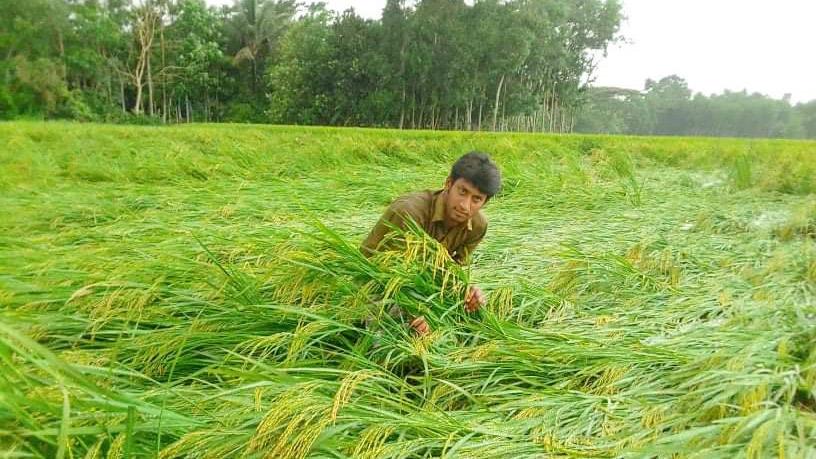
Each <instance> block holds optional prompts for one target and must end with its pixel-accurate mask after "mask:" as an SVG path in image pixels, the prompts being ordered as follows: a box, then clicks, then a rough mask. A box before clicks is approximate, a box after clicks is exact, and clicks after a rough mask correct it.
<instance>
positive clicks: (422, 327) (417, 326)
mask: <svg viewBox="0 0 816 459" xmlns="http://www.w3.org/2000/svg"><path fill="white" fill-rule="evenodd" d="M410 326H411V328H413V329H414V331H415V332H416V333H417V335H419V336H425V335H427V334H428V333H430V332H431V327H429V326H428V323H427V322H425V317H423V316H419V317H417V318H416V319H414V320H412V321H411V324H410Z"/></svg>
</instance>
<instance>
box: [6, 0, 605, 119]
mask: <svg viewBox="0 0 816 459" xmlns="http://www.w3.org/2000/svg"><path fill="white" fill-rule="evenodd" d="M0 10H2V11H3V13H4V16H3V19H0V55H2V56H4V57H3V61H2V64H0V65H1V66H2V67H1V68H0V113H2V115H0V117H5V118H13V117H17V116H44V117H49V118H52V117H57V118H73V119H80V120H108V121H129V122H155V123H158V122H179V121H239V122H245V121H254V122H272V123H285V124H323V125H358V126H390V127H406V128H431V129H480V130H488V129H490V130H535V131H562V132H563V131H569V130H571V129H572V127H573V125H574V122H575V110H576V109H577V107H578V106H579V104H580V102H581V101H580V94H581V91H582V88H583V86H584V79H585V75H586V73H587V72H588V70H589V69H590V68H591V66H592V60H591V59H592V58H591V56H592V54H591V53H590V51H593V50H605V49H606V47H607V45H608V44H609V43H610V42H611V41H613V40H615V39H616V34H617V30H618V26H619V23H620V18H621V14H620V5H619V3H618V1H617V0H581V1H578V2H576V1H572V0H570V1H566V0H513V1H498V0H480V1H477V2H474V4H473V5H470V6H469V5H467V4H465V2H464V1H463V0H422V1H420V2H416V3H415V4H412V5H411V6H406V2H405V1H404V0H389V1H388V2H387V4H386V6H385V8H384V10H383V14H382V18H381V19H379V20H365V19H363V18H361V17H359V16H358V15H357V14H355V13H354V11H353V10H349V11H346V12H343V13H342V14H339V13H335V12H331V11H328V10H326V9H325V8H324V7H323V6H321V5H316V6H315V5H313V6H310V7H308V8H304V7H303V6H302V5H301V4H300V3H298V2H295V1H294V0H235V2H234V3H233V4H232V5H229V6H225V7H222V8H219V9H216V8H213V7H209V8H208V7H207V6H206V4H205V3H204V0H147V1H143V2H142V1H138V2H137V1H132V0H116V1H107V2H100V1H98V0H80V1H68V0H32V1H31V2H19V1H16V0H2V1H0Z"/></svg>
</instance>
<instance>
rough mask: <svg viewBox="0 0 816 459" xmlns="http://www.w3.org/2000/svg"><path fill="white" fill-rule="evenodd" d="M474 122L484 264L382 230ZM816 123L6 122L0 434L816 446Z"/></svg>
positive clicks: (1, 140)
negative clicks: (473, 300) (482, 189)
mask: <svg viewBox="0 0 816 459" xmlns="http://www.w3.org/2000/svg"><path fill="white" fill-rule="evenodd" d="M470 149H481V150H485V151H488V152H491V153H492V154H493V156H494V158H495V159H496V161H497V162H498V164H499V165H500V166H501V167H502V169H503V171H504V176H505V184H506V185H505V187H504V190H503V192H502V193H501V194H500V195H499V196H497V197H496V198H495V200H492V201H491V202H489V203H488V205H487V206H486V208H485V212H486V214H487V217H488V218H489V220H490V227H489V229H488V234H487V237H486V239H485V241H484V242H483V244H482V245H481V246H480V247H479V249H478V250H477V252H476V254H475V260H474V261H475V264H474V266H473V268H472V269H467V270H464V271H463V270H459V269H458V268H457V266H455V265H451V264H450V262H449V260H447V259H446V257H445V255H444V254H442V253H440V252H439V251H438V250H437V247H436V245H435V244H434V243H432V242H430V241H427V240H423V239H422V238H418V237H416V236H415V235H411V234H409V235H407V236H406V237H407V238H408V240H409V243H408V245H407V249H406V251H405V253H385V254H382V255H380V256H378V257H376V258H372V259H366V258H364V257H361V256H360V253H359V251H358V250H357V244H358V243H359V242H360V241H361V240H362V238H363V236H364V235H365V233H366V232H367V231H368V230H369V229H370V228H371V226H372V225H373V224H374V222H375V221H376V219H377V217H378V216H379V214H380V212H381V211H382V210H383V208H384V206H385V205H386V204H387V203H388V202H389V201H390V200H391V199H392V198H393V197H394V196H396V195H398V194H400V193H403V192H407V191H412V190H416V189H421V188H426V187H428V188H432V187H436V186H439V185H441V183H442V182H443V180H444V179H445V175H446V173H447V171H448V168H449V166H450V163H451V162H452V160H454V159H455V158H456V157H458V155H459V154H461V153H462V152H464V151H467V150H470ZM814 149H816V144H814V143H813V142H805V141H772V140H762V141H753V140H733V139H729V140H715V139H689V138H671V139H670V138H645V137H644V138H631V137H603V136H577V135H575V136H573V135H571V136H554V135H541V134H537V135H533V134H494V133H440V132H428V131H396V130H364V129H339V128H307V127H271V126H266V127H263V126H242V125H204V126H202V125H190V126H176V127H152V126H145V127H121V126H120V127H116V126H103V125H94V124H68V123H31V122H12V123H5V124H0V208H2V209H4V218H3V219H0V366H2V368H3V371H2V372H0V426H2V427H1V428H0V455H4V456H6V455H8V456H11V457H16V456H20V457H44V458H53V457H56V458H66V457H111V458H118V457H155V456H157V455H158V456H160V457H165V458H172V457H211V458H222V457H250V458H252V457H270V458H286V457H322V458H329V457H332V458H339V457H369V458H398V457H399V458H421V457H451V458H452V457H465V458H471V457H472V458H497V459H498V458H507V457H518V458H535V457H621V456H625V457H699V458H732V457H750V458H760V457H762V458H764V457H786V458H788V457H811V456H813V455H814V454H816V441H814V439H816V347H814V345H815V344H814V343H816V335H814V333H815V331H816V206H814V202H816V200H814V195H816V182H814V181H813V180H812V178H813V176H814V175H815V174H816V158H814V155H813V152H814ZM468 283H476V284H478V285H480V286H481V287H483V288H484V290H485V291H486V292H487V294H488V296H489V301H488V305H487V306H486V307H485V308H483V310H482V311H480V312H479V313H478V314H476V315H468V314H465V313H464V312H462V298H461V296H462V292H463V290H464V286H465V285H467V284H468ZM394 304H398V305H400V306H402V307H403V308H405V309H406V310H407V311H410V312H413V313H420V312H422V313H425V314H427V315H428V316H429V317H430V319H431V322H432V325H433V333H432V334H431V335H429V336H428V337H426V338H421V339H420V338H416V337H413V336H412V335H411V334H410V333H408V332H407V331H406V329H405V328H404V327H403V326H402V325H401V324H398V323H395V322H393V321H390V319H389V316H385V315H382V314H381V311H382V310H383V309H385V308H387V307H390V306H391V305H394ZM372 318H373V319H379V320H374V323H373V324H370V325H369V326H368V327H364V326H363V323H364V322H365V321H366V319H372ZM369 322H370V320H369Z"/></svg>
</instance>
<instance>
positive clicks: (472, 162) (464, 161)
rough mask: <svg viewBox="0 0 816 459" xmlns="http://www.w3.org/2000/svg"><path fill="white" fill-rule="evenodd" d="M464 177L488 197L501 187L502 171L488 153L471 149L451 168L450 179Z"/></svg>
mask: <svg viewBox="0 0 816 459" xmlns="http://www.w3.org/2000/svg"><path fill="white" fill-rule="evenodd" d="M460 178H463V179H465V180H467V181H468V182H470V183H472V184H473V185H474V186H475V187H476V188H478V189H479V191H481V192H482V193H484V194H486V195H487V197H488V198H491V197H493V195H495V194H496V193H498V192H499V190H500V189H501V173H500V172H499V168H498V167H496V164H495V163H494V162H493V161H492V160H491V159H490V156H488V155H487V153H482V152H480V151H471V152H470V153H466V154H465V155H464V156H462V157H461V158H459V159H458V160H457V161H456V162H455V163H453V167H452V168H451V173H450V179H451V182H455V181H456V180H457V179H460Z"/></svg>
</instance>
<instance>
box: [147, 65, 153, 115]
mask: <svg viewBox="0 0 816 459" xmlns="http://www.w3.org/2000/svg"><path fill="white" fill-rule="evenodd" d="M150 54H151V53H148V54H147V100H148V104H147V107H148V109H149V110H150V116H153V115H154V113H155V110H154V108H153V107H154V105H153V72H152V71H151V70H150V60H151V59H150Z"/></svg>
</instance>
